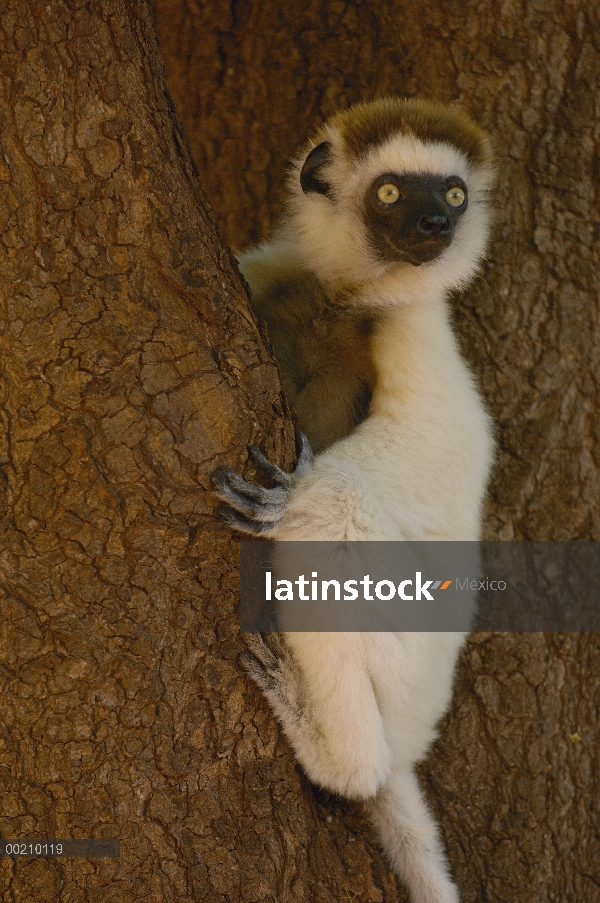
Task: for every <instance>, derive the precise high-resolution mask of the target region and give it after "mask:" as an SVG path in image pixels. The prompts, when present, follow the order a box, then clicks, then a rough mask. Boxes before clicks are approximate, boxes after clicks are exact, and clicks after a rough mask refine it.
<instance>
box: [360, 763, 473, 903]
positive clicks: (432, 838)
mask: <svg viewBox="0 0 600 903" xmlns="http://www.w3.org/2000/svg"><path fill="white" fill-rule="evenodd" d="M370 815H371V818H372V821H373V824H374V825H375V827H376V829H377V831H378V833H379V838H380V841H381V845H382V846H383V848H384V850H385V852H386V854H387V858H388V859H389V861H390V863H391V865H392V868H393V869H394V871H395V872H396V873H397V875H398V876H399V877H400V879H401V880H402V881H403V883H404V884H406V886H407V888H408V890H409V892H410V898H411V903H460V900H459V896H458V890H457V888H456V885H455V884H454V883H453V881H452V880H451V879H450V877H449V876H448V867H447V864H446V859H445V856H444V853H443V850H442V845H441V842H440V839H439V836H438V832H437V828H436V825H435V822H434V821H433V818H432V817H431V814H430V813H429V810H428V808H427V805H426V803H425V800H424V799H423V795H422V792H421V789H420V788H419V785H418V783H417V778H416V776H415V774H414V773H413V772H412V771H406V770H403V771H398V770H393V771H392V773H391V774H390V777H389V779H388V780H387V781H386V783H385V784H384V785H383V787H382V788H381V789H380V790H379V792H378V793H377V796H376V797H375V798H374V800H373V802H372V803H371V804H370Z"/></svg>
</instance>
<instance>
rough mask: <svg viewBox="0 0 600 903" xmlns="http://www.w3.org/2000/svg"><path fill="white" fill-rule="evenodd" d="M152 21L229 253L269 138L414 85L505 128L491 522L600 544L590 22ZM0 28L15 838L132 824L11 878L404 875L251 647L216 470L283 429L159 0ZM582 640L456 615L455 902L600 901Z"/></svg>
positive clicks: (484, 354) (378, 888)
mask: <svg viewBox="0 0 600 903" xmlns="http://www.w3.org/2000/svg"><path fill="white" fill-rule="evenodd" d="M156 12H157V19H158V25H159V30H160V35H161V42H162V47H163V53H164V55H165V56H166V58H167V63H168V68H169V72H170V78H171V81H170V87H171V90H172V92H173V94H174V95H175V97H176V100H177V104H178V108H179V112H180V116H181V119H182V121H183V123H184V125H185V127H186V130H187V132H188V134H189V136H190V139H191V143H192V148H193V152H194V156H195V158H196V161H197V163H198V165H199V167H200V170H201V176H200V182H201V184H202V186H203V188H204V189H205V191H206V192H207V195H208V197H209V198H210V200H211V203H212V204H213V208H214V216H215V218H216V221H217V224H218V226H219V228H220V230H221V234H222V235H223V236H224V238H225V240H226V241H228V242H229V243H230V244H231V245H232V246H234V247H243V246H245V245H246V244H248V243H250V242H253V241H255V240H257V239H258V238H259V237H263V236H265V235H266V234H267V230H268V226H269V224H271V223H272V222H273V220H274V218H275V216H276V214H277V213H278V212H279V211H280V210H281V205H282V198H283V184H284V177H285V161H286V160H287V159H288V157H289V156H290V154H292V153H293V152H294V151H295V150H296V149H297V145H298V144H299V143H301V142H303V141H304V139H305V137H306V135H307V133H309V132H310V130H311V128H312V127H313V126H314V125H315V123H316V122H317V121H319V120H321V118H323V117H325V116H327V115H328V114H329V113H331V112H332V111H333V110H335V109H336V108H338V107H342V106H346V105H347V104H348V103H350V102H353V101H355V100H359V99H368V98H369V97H371V96H373V95H381V94H386V93H400V94H416V93H420V94H423V95H425V96H435V97H437V98H438V99H441V100H457V101H459V102H460V103H461V104H462V105H463V106H464V107H465V108H466V109H467V110H469V111H470V112H471V113H472V114H473V115H474V116H475V117H476V118H477V119H478V120H479V121H480V122H481V123H482V124H483V125H485V126H487V127H488V128H489V129H490V130H491V131H492V132H493V134H494V136H495V139H496V142H497V146H498V151H499V161H500V163H499V173H500V178H499V187H498V203H497V209H498V225H497V229H496V236H495V241H494V243H493V245H492V249H491V253H490V258H489V261H488V264H487V266H486V268H485V270H484V275H483V279H482V280H480V281H479V282H478V283H477V285H476V286H475V287H474V288H473V289H472V290H471V291H470V292H469V294H468V295H467V296H465V297H463V298H461V299H459V300H458V301H457V305H456V319H457V324H458V326H459V329H460V334H461V336H462V337H463V340H464V348H465V352H466V354H467V355H468V357H469V359H470V361H471V363H472V365H473V367H474V369H475V371H476V372H477V374H478V377H479V379H480V382H481V384H482V386H483V387H484V391H485V394H486V397H487V399H488V405H489V407H490V410H491V411H492V413H493V415H494V417H495V420H496V423H497V425H498V439H499V446H500V450H499V455H498V467H497V469H496V472H495V479H494V483H493V487H492V493H491V496H490V503H489V506H488V515H489V516H488V521H487V532H486V538H488V539H495V538H501V539H511V538H517V539H522V538H533V539H550V538H562V539H573V538H589V539H599V538H600V536H599V535H598V533H599V532H600V530H599V526H598V517H599V514H598V512H599V510H600V506H599V504H598V502H599V501H600V474H599V467H600V456H599V454H598V448H597V441H596V435H597V432H598V427H597V422H598V417H597V414H598V403H597V401H596V399H595V397H594V394H593V392H594V389H595V387H596V386H597V384H598V382H599V381H600V373H599V369H600V368H599V362H598V353H597V348H598V347H599V342H598V339H599V336H598V332H599V319H598V298H597V289H596V288H595V286H594V273H595V272H597V267H598V244H597V235H596V234H595V231H594V230H595V225H594V223H595V220H597V203H598V199H597V195H596V194H595V191H596V188H595V186H596V184H597V174H596V177H595V178H594V169H593V167H594V161H595V160H596V165H597V155H598V147H599V141H600V138H599V135H598V127H597V124H596V123H597V118H596V122H595V121H594V117H593V103H594V99H595V98H596V97H597V96H598V85H597V80H598V72H599V70H600V66H599V64H598V56H597V44H596V45H595V44H594V40H595V38H594V35H597V34H598V25H599V22H600V18H599V14H598V11H597V10H596V11H594V10H592V9H591V8H588V6H587V5H585V0H576V2H575V3H574V4H571V5H568V6H564V4H559V3H558V0H540V2H537V3H535V4H534V3H533V2H532V0H531V2H530V0H525V2H524V3H523V4H517V3H516V0H515V2H514V3H513V2H511V0H509V2H508V3H507V4H504V5H502V6H498V5H497V4H494V3H492V2H491V0H490V2H488V3H484V4H483V6H482V4H481V3H480V2H476V0H467V2H463V0H460V2H459V0H449V2H448V3H444V4H439V3H437V2H436V0H425V2H424V3H420V4H419V5H418V8H417V7H413V10H412V12H411V5H410V4H408V3H405V2H399V0H391V2H390V3H388V4H386V5H382V6H381V7H378V6H375V5H374V4H371V3H364V2H361V3H358V2H357V3H356V4H346V5H344V4H341V3H338V2H337V0H319V2H317V0H311V3H310V4H309V5H308V6H303V5H302V4H282V3H281V2H280V0H262V2H261V3H260V4H254V3H251V2H249V0H242V2H236V3H235V4H233V3H230V2H228V0H227V2H226V0H215V2H211V3H205V4H200V3H199V2H197V0H187V2H185V3H184V2H183V0H172V2H169V0H160V2H158V0H157V3H156ZM594 17H595V18H594ZM594 28H595V29H596V31H595V32H594ZM0 35H1V36H2V47H1V50H2V73H1V76H0V78H1V84H0V115H1V117H2V118H1V129H0V143H1V145H2V154H1V155H0V191H1V194H0V223H1V229H2V242H3V246H2V254H1V256H0V287H1V288H0V291H1V299H2V300H1V307H0V310H1V318H2V319H1V321H0V342H1V343H2V350H1V354H0V368H1V371H0V379H1V383H0V386H1V388H0V392H2V410H1V411H0V415H1V417H2V424H3V431H2V434H1V435H2V438H1V439H0V475H1V476H2V477H3V479H2V480H0V499H1V500H4V501H3V502H2V512H3V514H2V536H1V539H0V588H1V595H0V598H1V600H2V609H1V610H2V624H1V630H2V634H1V637H2V640H1V645H0V681H1V684H0V685H1V693H2V695H1V697H0V712H1V718H0V785H1V787H2V793H1V795H0V833H1V835H2V836H3V837H5V838H11V839H13V838H18V837H28V838H34V837H35V838H39V837H46V838H68V837H114V838H119V839H120V840H121V854H120V857H119V858H118V859H60V858H54V859H38V860H35V859H28V860H23V861H18V862H15V861H14V859H5V860H4V861H3V862H2V863H1V865H0V896H1V897H2V899H6V900H10V901H15V903H21V901H36V903H38V901H44V900H48V901H55V900H61V901H62V900H64V901H67V900H69V901H82V903H83V901H86V903H87V901H96V900H98V901H100V900H102V901H103V903H104V901H115V903H117V901H118V903H129V901H134V900H138V899H141V898H143V899H144V900H148V901H156V903H159V901H160V903H162V901H175V900H176V901H184V900H185V901H188V900H194V901H195V900H197V901H204V900H206V901H210V903H225V901H228V903H238V901H239V903H241V901H244V903H246V901H248V903H249V901H259V900H265V901H273V903H274V901H277V903H288V901H290V903H292V901H298V903H299V901H311V903H312V901H315V903H325V901H332V900H336V901H338V900H344V899H348V900H356V901H360V903H367V901H368V903H380V901H382V903H383V901H385V903H392V901H397V900H403V899H404V897H403V894H402V891H401V890H398V889H397V885H396V881H395V879H394V878H393V876H391V875H390V873H389V871H388V869H387V867H386V865H385V863H384V862H383V861H382V859H381V856H380V854H379V852H378V851H377V848H376V845H375V842H374V838H373V835H372V832H371V829H370V827H369V825H368V824H367V822H366V821H365V819H364V818H363V816H362V814H361V812H360V809H359V807H357V806H354V805H353V804H351V803H348V802H345V801H342V800H338V799H335V798H334V797H331V796H330V795H328V794H326V793H323V792H319V791H317V790H315V788H313V787H311V785H310V784H309V782H308V781H307V780H306V779H305V778H304V777H303V775H302V774H301V772H300V771H299V769H298V768H297V767H296V766H295V765H294V763H293V760H292V758H291V755H290V753H289V749H288V747H287V744H286V743H285V742H284V741H283V740H282V738H281V736H280V733H279V731H278V728H277V727H276V725H275V723H274V721H273V719H272V716H271V715H270V712H269V710H268V708H267V706H266V704H265V703H264V701H263V700H262V698H261V696H260V694H259V693H258V691H257V690H256V689H255V688H254V687H253V686H252V685H251V684H250V682H249V681H248V680H247V679H246V677H245V676H244V675H243V674H242V673H241V671H240V669H239V667H238V665H237V655H238V652H239V650H240V649H241V648H242V643H241V641H240V639H239V638H238V636H237V626H236V601H237V573H236V560H237V548H236V544H235V543H233V542H232V541H231V540H230V537H229V535H228V533H227V531H225V530H223V529H222V528H221V527H220V526H219V523H218V521H216V519H215V518H214V505H213V500H212V499H211V497H210V495H209V494H208V490H209V481H208V474H209V473H210V472H211V471H212V470H213V469H214V467H216V466H217V465H219V464H221V463H228V464H231V465H233V466H235V467H238V468H240V467H241V466H242V465H244V463H245V460H246V453H245V446H246V444H247V443H248V442H254V443H256V444H258V445H261V446H262V447H263V448H265V450H266V451H267V452H268V453H269V454H270V455H271V456H272V457H273V458H274V459H276V460H278V462H279V463H280V464H282V465H283V466H286V467H289V466H290V465H291V463H292V461H293V438H292V431H291V426H290V423H289V419H287V417H286V414H287V411H286V407H285V402H284V401H283V399H282V396H281V392H280V388H279V384H278V380H277V374H276V369H275V367H274V365H273V363H272V360H271V358H270V357H269V354H268V352H267V351H266V350H265V347H264V344H263V342H262V339H261V335H260V333H259V331H258V329H257V327H256V324H255V320H254V318H253V316H252V315H251V313H250V312H249V309H248V306H247V302H246V298H245V295H244V292H243V289H242V287H241V285H240V281H239V277H238V276H237V273H236V271H235V266H234V265H233V263H232V260H231V257H230V256H229V255H228V253H227V252H226V251H225V250H224V249H223V248H222V246H221V244H220V242H219V239H218V237H217V235H216V233H215V229H214V226H213V224H212V221H211V214H210V213H209V209H208V205H207V203H206V201H205V200H204V198H203V196H202V195H201V194H200V192H199V189H198V187H197V181H196V173H195V170H194V164H193V163H192V161H191V157H190V154H189V152H188V149H187V143H186V139H185V137H184V136H183V135H182V133H181V131H180V129H179V127H178V125H177V123H176V121H175V117H174V115H173V110H172V107H171V105H170V103H169V100H168V98H167V97H166V95H165V92H164V82H163V73H162V63H161V62H160V59H159V57H158V54H157V50H156V46H155V36H154V30H153V27H152V23H151V21H150V17H149V11H148V5H147V2H146V0H98V2H96V0H91V2H85V0H70V2H66V0H64V2H63V0H49V2H47V3H43V4H42V3H38V2H36V0H5V3H4V7H3V12H2V17H1V19H0ZM594 211H596V214H595V212H594ZM599 665H600V654H599V649H598V643H597V638H594V637H593V636H587V635H580V636H577V635H568V636H541V635H530V636H524V635H512V636H510V635H504V636H496V635H495V636H490V635H476V636H474V637H473V638H472V639H471V641H470V643H469V645H468V647H467V649H466V651H465V654H464V656H463V659H462V663H461V670H460V675H459V681H458V686H457V693H456V699H455V705H454V709H453V711H452V712H451V713H450V715H449V716H448V718H447V719H446V720H445V724H444V725H443V729H442V740H441V741H440V742H439V743H438V744H437V745H436V748H435V751H434V752H433V753H432V755H431V757H430V759H429V761H428V763H427V765H426V767H425V768H424V769H423V779H424V780H425V781H426V782H427V784H428V787H429V790H430V800H431V803H432V806H433V807H434V808H435V809H436V811H437V812H438V814H439V817H440V820H441V821H442V823H443V827H444V831H445V836H446V839H447V844H448V848H449V854H450V860H451V863H452V867H453V871H454V874H455V877H456V880H457V883H458V885H459V887H460V889H461V892H462V895H463V901H464V903H474V901H476V900H477V901H483V900H489V901H490V903H492V901H494V903H495V901H497V903H500V901H505V900H507V899H510V900H515V901H516V900H519V901H520V900H525V899H533V900H536V901H537V900H539V901H546V900H547V901H565V903H566V901H571V900H577V901H585V903H594V901H598V900H600V892H599V890H598V873H599V867H598V861H597V859H596V860H594V856H596V857H597V842H595V841H597V833H598V808H600V807H597V808H596V810H595V811H594V809H593V808H592V805H591V798H592V794H593V793H594V792H595V793H596V796H598V780H599V778H598V774H599V769H598V760H597V757H596V755H595V750H594V747H593V739H594V736H595V733H596V731H597V727H596V725H597V711H598V708H599V704H600V700H599V699H598V698H597V690H596V678H595V675H596V673H597V672H598V669H599ZM595 694H596V698H595ZM465 776H468V780H465Z"/></svg>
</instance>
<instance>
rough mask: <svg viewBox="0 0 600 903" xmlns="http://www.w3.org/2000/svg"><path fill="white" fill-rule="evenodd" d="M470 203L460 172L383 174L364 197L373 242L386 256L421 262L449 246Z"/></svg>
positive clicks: (382, 256)
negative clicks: (442, 176)
mask: <svg viewBox="0 0 600 903" xmlns="http://www.w3.org/2000/svg"><path fill="white" fill-rule="evenodd" d="M467 204H468V195H467V186H466V184H465V183H464V182H463V180H462V179H461V178H460V176H450V177H448V178H445V179H444V178H441V177H439V176H435V175H432V174H428V173H423V174H416V173H404V174H398V173H383V174H382V175H380V176H378V177H377V178H376V179H375V180H374V181H373V183H372V184H371V185H370V187H369V189H368V190H367V192H366V195H365V199H364V219H365V225H366V227H367V231H368V235H369V241H370V244H371V246H372V247H373V250H374V251H375V253H376V254H377V256H378V257H379V258H380V259H381V260H385V261H390V262H392V261H399V262H406V263H411V264H413V266H420V265H421V264H422V263H427V262H428V261H430V260H435V258H436V257H438V256H439V255H440V254H441V253H442V251H444V250H445V249H446V248H448V247H449V246H450V244H451V242H452V238H453V235H454V229H455V226H456V223H457V222H458V220H459V218H460V217H461V216H462V214H463V213H464V212H465V210H466V209H467Z"/></svg>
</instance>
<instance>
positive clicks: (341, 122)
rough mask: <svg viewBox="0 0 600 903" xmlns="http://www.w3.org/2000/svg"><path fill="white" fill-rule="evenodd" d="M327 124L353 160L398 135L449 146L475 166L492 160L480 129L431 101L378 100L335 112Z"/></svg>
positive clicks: (460, 115)
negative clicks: (334, 130) (336, 130)
mask: <svg viewBox="0 0 600 903" xmlns="http://www.w3.org/2000/svg"><path fill="white" fill-rule="evenodd" d="M330 124H331V125H332V126H333V127H334V128H336V129H339V131H340V134H341V136H342V140H343V142H344V146H345V148H346V150H347V152H348V154H349V155H350V156H351V157H354V158H355V159H360V158H362V157H365V156H366V155H367V153H368V152H369V150H370V149H371V148H372V147H373V146H375V145H380V144H383V143H384V142H386V141H388V140H389V139H390V138H393V137H394V135H398V134H402V135H414V137H415V138H419V139H420V140H421V141H427V142H431V141H439V142H444V143H445V144H450V145H451V146H452V147H455V148H457V149H458V150H459V151H460V152H461V153H462V154H464V155H465V157H466V158H467V160H469V162H472V163H474V164H475V165H477V166H481V165H485V164H488V165H489V164H490V163H491V161H492V148H491V143H490V140H489V138H488V136H487V135H486V133H485V132H484V131H483V129H480V128H479V126H477V125H475V123H474V122H473V121H472V119H470V117H469V116H467V114H466V113H463V112H462V111H461V110H456V109H453V108H452V107H448V106H446V105H445V104H441V103H437V102H435V101H432V100H423V99H421V98H400V97H382V98H380V99H379V100H374V101H372V102H371V103H358V104H355V106H353V107H350V109H349V110H345V111H343V112H341V113H337V114H336V115H335V116H333V117H332V119H331V120H330Z"/></svg>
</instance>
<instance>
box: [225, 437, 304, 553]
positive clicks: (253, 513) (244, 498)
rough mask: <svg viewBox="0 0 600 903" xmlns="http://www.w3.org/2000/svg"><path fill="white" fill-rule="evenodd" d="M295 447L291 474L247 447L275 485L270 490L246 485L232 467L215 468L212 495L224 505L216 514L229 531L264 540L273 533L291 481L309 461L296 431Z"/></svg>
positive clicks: (247, 483) (251, 447)
mask: <svg viewBox="0 0 600 903" xmlns="http://www.w3.org/2000/svg"><path fill="white" fill-rule="evenodd" d="M296 443H297V446H298V449H299V454H298V462H297V464H296V467H295V468H294V470H293V471H292V473H286V472H285V471H284V470H281V468H280V467H277V466H276V465H275V464H271V462H270V461H269V460H268V458H266V457H265V455H264V454H263V453H262V452H261V451H260V449H258V448H256V446H255V445H250V446H248V454H249V456H250V459H251V461H252V463H253V464H254V465H255V467H256V468H257V469H258V470H260V471H262V473H263V474H264V475H265V476H266V477H267V478H268V479H270V480H271V481H272V482H273V483H274V484H275V485H274V486H273V487H272V488H271V489H266V488H265V487H264V486H255V485H254V484H253V483H249V482H248V480H245V479H244V478H243V477H241V476H240V475H239V474H238V473H236V471H235V470H234V469H233V468H232V467H219V468H217V470H215V472H214V473H213V474H212V476H211V479H212V483H213V486H214V488H215V495H216V496H217V497H218V498H220V499H221V501H222V502H225V504H224V505H220V506H219V514H220V516H221V518H222V519H223V520H224V521H225V523H227V524H229V526H230V527H231V528H232V529H233V530H239V531H241V532H242V533H250V534H252V535H254V536H265V537H268V536H269V534H270V533H271V532H272V531H273V530H274V529H276V527H277V525H278V524H279V522H280V521H281V519H282V517H283V512H284V511H285V506H286V504H287V499H288V495H289V493H290V490H291V488H292V486H293V483H294V480H295V479H296V478H297V477H300V476H302V475H303V474H305V473H306V472H307V470H308V469H309V467H310V466H311V464H312V460H313V454H312V450H311V447H310V444H309V441H308V439H307V438H306V436H305V435H304V433H302V432H301V431H300V430H299V429H296Z"/></svg>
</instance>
